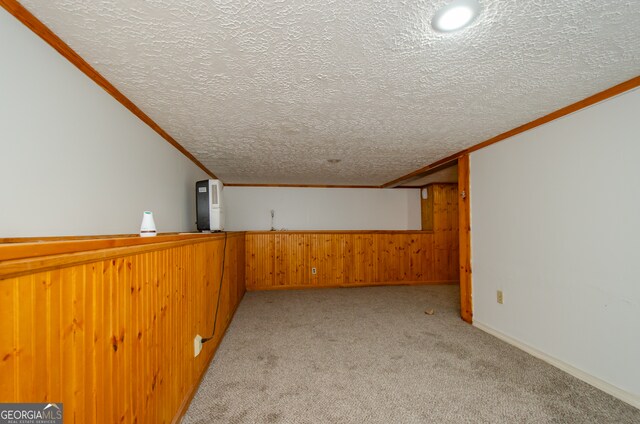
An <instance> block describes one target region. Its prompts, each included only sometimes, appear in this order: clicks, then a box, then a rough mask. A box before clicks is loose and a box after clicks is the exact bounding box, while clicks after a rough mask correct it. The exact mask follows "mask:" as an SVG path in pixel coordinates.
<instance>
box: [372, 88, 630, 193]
mask: <svg viewBox="0 0 640 424" xmlns="http://www.w3.org/2000/svg"><path fill="white" fill-rule="evenodd" d="M638 86H640V75H639V76H637V77H634V78H631V79H630V80H627V81H624V82H622V83H620V84H618V85H614V86H613V87H610V88H608V89H606V90H604V91H601V92H599V93H596V94H594V95H592V96H589V97H587V98H585V99H582V100H579V101H577V102H575V103H572V104H570V105H569V106H565V107H563V108H562V109H558V110H556V111H554V112H551V113H550V114H548V115H545V116H542V117H540V118H538V119H536V120H533V121H531V122H528V123H526V124H523V125H520V126H519V127H516V128H514V129H512V130H509V131H506V132H503V133H502V134H498V135H496V136H495V137H492V138H490V139H488V140H485V141H483V142H481V143H478V144H475V145H473V146H471V147H468V148H466V149H464V150H461V151H459V152H457V153H454V154H452V155H450V156H447V157H445V158H443V159H440V160H438V161H436V162H433V163H432V164H430V165H427V166H424V167H422V168H420V169H417V170H415V171H413V172H410V173H408V174H406V175H403V176H401V177H399V178H396V179H395V180H392V181H389V182H388V183H385V184H383V185H382V186H381V187H382V188H394V187H396V186H397V185H398V184H400V183H402V182H403V181H405V180H408V179H409V178H413V177H417V176H419V175H421V174H425V173H427V172H428V171H431V170H432V169H434V168H437V167H439V166H442V165H444V164H447V163H449V162H453V161H455V160H457V159H458V158H459V157H461V156H464V155H466V154H469V153H471V152H475V151H476V150H480V149H482V148H485V147H487V146H490V145H492V144H495V143H497V142H499V141H502V140H506V139H508V138H510V137H513V136H514V135H518V134H520V133H523V132H525V131H528V130H530V129H533V128H535V127H539V126H540V125H543V124H546V123H548V122H551V121H554V120H556V119H558V118H562V117H563V116H566V115H569V114H570V113H573V112H577V111H579V110H580V109H584V108H586V107H589V106H591V105H594V104H596V103H599V102H601V101H603V100H606V99H608V98H611V97H614V96H617V95H618V94H622V93H624V92H626V91H630V90H633V89H634V88H636V87H638Z"/></svg>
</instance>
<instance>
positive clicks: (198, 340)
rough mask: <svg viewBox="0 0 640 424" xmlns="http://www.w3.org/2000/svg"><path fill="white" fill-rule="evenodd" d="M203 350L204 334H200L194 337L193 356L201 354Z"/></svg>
mask: <svg viewBox="0 0 640 424" xmlns="http://www.w3.org/2000/svg"><path fill="white" fill-rule="evenodd" d="M200 352H202V336H201V335H200V334H198V335H197V336H195V337H194V338H193V357H194V358H195V357H196V356H198V355H200Z"/></svg>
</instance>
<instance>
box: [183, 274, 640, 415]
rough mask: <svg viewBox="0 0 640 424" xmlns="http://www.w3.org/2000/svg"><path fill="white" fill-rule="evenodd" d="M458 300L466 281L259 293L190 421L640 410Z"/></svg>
mask: <svg viewBox="0 0 640 424" xmlns="http://www.w3.org/2000/svg"><path fill="white" fill-rule="evenodd" d="M430 308H434V309H435V315H426V314H425V313H424V311H425V310H426V309H430ZM458 311H459V307H458V288H457V287H455V286H419V287H371V288H353V289H331V290H304V291H273V292H251V293H247V294H246V296H245V298H244V300H243V301H242V304H241V305H240V308H239V309H238V311H237V313H236V316H235V318H234V320H233V322H232V324H231V326H230V328H229V331H228V333H227V335H226V336H225V338H224V340H223V342H222V344H221V345H220V348H219V350H218V353H217V354H216V356H215V358H214V360H213V362H212V363H211V367H210V368H209V370H208V372H207V374H206V376H205V377H204V379H203V382H202V385H201V386H200V389H199V390H198V393H197V394H196V396H195V397H194V399H193V402H192V403H191V406H190V408H189V410H188V412H187V414H186V415H185V417H184V420H183V422H184V423H385V424H388V423H463V422H467V423H523V422H535V423H545V422H555V423H632V422H633V423H639V422H640V410H638V409H635V408H633V407H631V406H629V405H627V404H625V403H623V402H621V401H619V400H617V399H615V398H613V397H611V396H609V395H607V394H605V393H603V392H601V391H599V390H597V389H595V388H593V387H591V386H589V385H588V384H586V383H583V382H582V381H580V380H578V379H576V378H574V377H572V376H570V375H568V374H565V373H564V372H562V371H560V370H558V369H556V368H554V367H552V366H550V365H548V364H546V363H545V362H542V361H540V360H538V359H536V358H534V357H532V356H530V355H528V354H527V353H525V352H523V351H521V350H519V349H517V348H515V347H512V346H510V345H508V344H506V343H504V342H502V341H500V340H498V339H496V338H494V337H493V336H490V335H488V334H486V333H484V332H483V331H481V330H478V329H476V328H474V327H472V326H470V325H467V324H465V323H464V322H462V321H461V320H460V319H459V318H458Z"/></svg>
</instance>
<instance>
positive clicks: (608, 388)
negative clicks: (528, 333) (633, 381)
mask: <svg viewBox="0 0 640 424" xmlns="http://www.w3.org/2000/svg"><path fill="white" fill-rule="evenodd" d="M473 326H474V327H477V328H479V329H480V330H482V331H484V332H486V333H489V334H491V335H492V336H494V337H497V338H499V339H500V340H502V341H504V342H507V343H509V344H510V345H513V346H515V347H517V348H518V349H521V350H524V351H525V352H527V353H528V354H530V355H533V356H535V357H536V358H538V359H542V360H543V361H545V362H546V363H548V364H551V365H553V366H554V367H556V368H560V369H561V370H562V371H564V372H566V373H567V374H571V375H572V376H574V377H576V378H578V379H580V380H582V381H584V382H585V383H588V384H590V385H592V386H593V387H595V388H596V389H600V390H602V391H603V392H605V393H608V394H610V395H611V396H613V397H616V398H618V399H620V400H621V401H623V402H626V403H628V404H629V405H631V406H633V407H636V408H638V409H640V396H639V395H635V394H633V393H630V392H627V391H626V390H622V389H620V388H618V387H616V386H614V385H612V384H610V383H607V382H606V381H604V380H601V379H599V378H598V377H594V376H593V375H591V374H588V373H586V372H584V371H582V370H579V369H578V368H576V367H574V366H572V365H569V364H567V363H566V362H563V361H561V360H559V359H556V358H554V357H552V356H549V355H547V354H546V353H544V352H541V351H539V350H538V349H536V348H534V347H531V346H529V345H527V344H525V343H523V342H521V341H519V340H516V339H514V338H512V337H510V336H507V335H506V334H504V333H501V332H500V331H498V330H494V329H493V328H491V327H489V326H488V325H486V324H483V323H481V322H477V321H475V320H474V321H473Z"/></svg>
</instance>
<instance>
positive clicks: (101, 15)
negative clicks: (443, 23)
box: [21, 0, 640, 185]
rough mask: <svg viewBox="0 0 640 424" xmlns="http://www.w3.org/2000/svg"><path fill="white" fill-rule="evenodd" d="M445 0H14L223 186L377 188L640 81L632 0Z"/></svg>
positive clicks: (639, 34) (639, 20)
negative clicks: (461, 0)
mask: <svg viewBox="0 0 640 424" xmlns="http://www.w3.org/2000/svg"><path fill="white" fill-rule="evenodd" d="M447 2H448V1H447V0H435V1H422V0H396V1H390V0H350V1H331V0H326V1H318V0H279V1H273V0H271V1H267V0H225V1H221V0H207V1H205V0H147V1H141V0H115V1H82V0H49V1H36V0H22V1H21V3H22V4H23V5H24V6H25V7H26V8H27V9H29V10H30V11H31V12H32V13H33V14H34V15H35V16H36V17H38V18H39V19H40V20H42V21H43V22H44V23H45V24H46V25H48V26H49V27H50V28H51V29H52V30H53V31H54V32H55V33H56V34H58V35H59V36H60V37H61V38H62V39H63V40H64V41H65V42H67V43H68V44H69V45H70V46H71V47H72V48H73V49H74V50H76V52H78V53H79V54H80V55H81V56H82V57H83V58H84V59H85V60H87V62H89V63H90V64H91V65H92V66H94V67H95V68H96V69H97V70H98V71H99V72H100V73H101V74H102V75H103V76H105V77H106V78H107V79H108V80H109V81H110V82H111V83H113V84H114V85H115V86H116V87H117V88H118V89H119V90H121V91H122V92H123V93H124V94H125V95H126V96H127V97H129V99H131V100H132V101H133V102H134V103H135V104H136V105H138V106H139V107H140V108H141V109H142V110H143V111H145V112H146V113H147V114H148V115H149V116H150V117H151V118H152V119H154V120H155V121H156V122H157V123H158V124H159V125H160V126H161V127H162V128H164V129H165V130H166V131H167V132H168V133H169V134H171V135H172V136H173V137H174V138H175V139H176V140H178V142H180V143H181V144H182V145H183V146H184V147H185V148H187V149H188V150H189V151H190V152H191V153H193V154H194V155H195V156H196V157H197V158H198V159H199V160H200V161H201V162H203V163H204V164H205V165H206V166H207V167H209V169H211V170H212V171H213V172H214V173H215V174H216V175H218V176H219V177H220V178H221V179H222V180H223V181H225V182H226V183H295V184H372V185H378V184H383V183H385V182H387V181H390V180H392V179H395V178H397V177H399V176H401V175H403V174H406V173H408V172H411V171H413V170H415V169H416V168H419V167H421V166H424V165H426V164H429V163H431V162H434V161H436V160H438V159H440V158H442V157H444V156H447V155H449V154H452V153H454V152H456V151H459V150H460V149H463V148H466V147H468V146H471V145H473V144H476V143H478V142H481V141H483V140H485V139H487V138H490V137H492V136H494V135H496V134H499V133H501V132H504V131H506V130H509V129H512V128H514V127H517V126H519V125H521V124H523V123H526V122H528V121H531V120H533V119H535V118H538V117H540V116H542V115H545V114H547V113H549V112H552V111H554V110H556V109H559V108H561V107H563V106H566V105H568V104H570V103H573V102H575V101H577V100H580V99H582V98H584V97H587V96H589V95H591V94H594V93H596V92H598V91H601V90H603V89H605V88H608V87H610V86H612V85H615V84H617V83H620V82H622V81H624V80H627V79H629V78H632V77H634V76H636V75H638V74H639V73H640V72H639V71H640V29H639V28H640V0H633V1H615V0H581V1H576V0H519V1H514V0H509V1H508V0H501V1H498V0H484V1H481V4H482V7H483V10H482V12H481V15H480V17H479V18H478V19H477V20H476V21H475V22H474V24H473V25H472V26H470V27H468V28H466V29H465V30H463V31H461V32H457V33H453V34H438V33H435V32H434V31H433V30H432V29H431V26H430V20H431V17H432V16H433V14H434V13H435V11H436V10H437V9H438V8H439V7H441V6H442V5H444V4H446V3H447ZM329 158H339V159H342V161H341V162H340V163H338V164H329V163H327V161H326V160H327V159H329Z"/></svg>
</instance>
